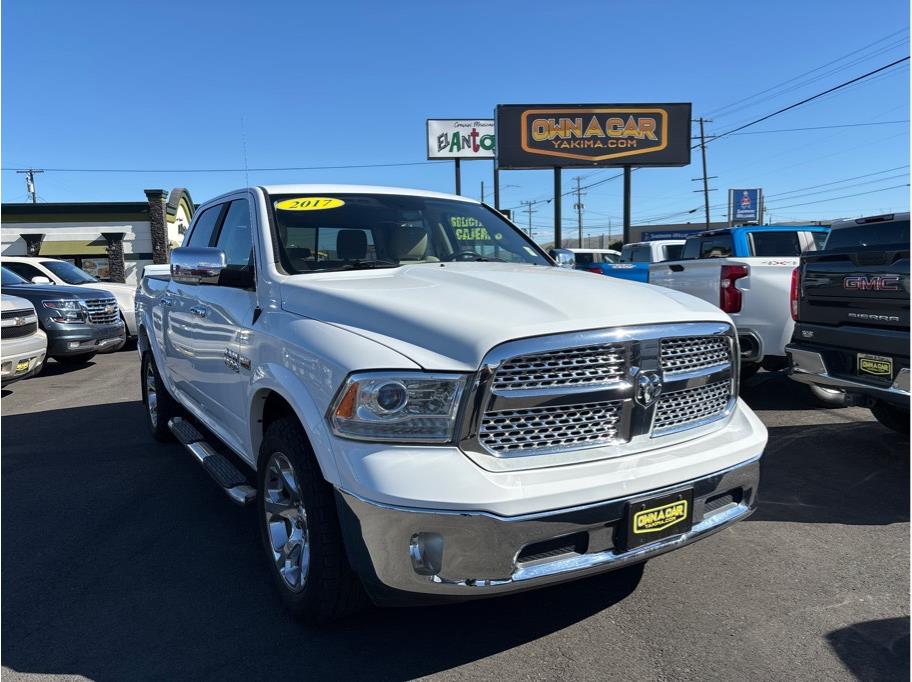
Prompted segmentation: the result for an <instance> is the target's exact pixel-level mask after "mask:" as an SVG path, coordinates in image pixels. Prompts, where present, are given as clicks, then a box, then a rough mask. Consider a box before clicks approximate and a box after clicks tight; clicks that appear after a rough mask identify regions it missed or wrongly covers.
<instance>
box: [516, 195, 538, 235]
mask: <svg viewBox="0 0 912 682" xmlns="http://www.w3.org/2000/svg"><path fill="white" fill-rule="evenodd" d="M519 203H521V204H522V205H523V206H525V208H524V209H523V210H524V211H525V212H526V213H527V214H528V216H529V232H528V234H529V239H533V237H532V214H533V213H538V211H533V210H532V202H531V201H521V202H519Z"/></svg>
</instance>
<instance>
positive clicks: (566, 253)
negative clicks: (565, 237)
mask: <svg viewBox="0 0 912 682" xmlns="http://www.w3.org/2000/svg"><path fill="white" fill-rule="evenodd" d="M548 253H549V254H550V255H551V258H553V259H554V260H555V262H556V263H557V266H558V267H559V268H569V269H571V270H573V269H574V268H575V267H576V255H575V254H574V253H573V251H570V250H569V249H551V250H550V251H549V252H548Z"/></svg>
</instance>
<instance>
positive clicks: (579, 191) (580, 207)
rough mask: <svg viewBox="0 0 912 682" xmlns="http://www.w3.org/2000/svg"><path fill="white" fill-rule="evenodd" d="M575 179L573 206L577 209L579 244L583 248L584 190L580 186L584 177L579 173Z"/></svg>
mask: <svg viewBox="0 0 912 682" xmlns="http://www.w3.org/2000/svg"><path fill="white" fill-rule="evenodd" d="M573 179H574V180H576V203H575V204H573V208H575V209H576V228H577V230H578V231H579V244H577V246H578V247H579V248H583V202H582V197H583V192H582V189H581V188H580V182H581V181H582V178H581V177H580V176H578V175H577V176H576V177H575V178H573Z"/></svg>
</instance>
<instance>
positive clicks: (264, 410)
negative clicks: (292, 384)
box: [250, 389, 296, 457]
mask: <svg viewBox="0 0 912 682" xmlns="http://www.w3.org/2000/svg"><path fill="white" fill-rule="evenodd" d="M289 415H291V416H296V415H295V411H294V408H293V407H292V406H291V404H290V403H289V402H288V401H287V400H285V398H283V397H282V396H281V395H280V394H278V393H276V392H275V391H270V390H268V389H267V390H263V391H260V392H259V393H258V394H257V395H256V396H255V397H254V399H253V406H252V409H251V415H250V429H251V434H250V436H251V438H250V442H251V445H252V446H253V453H251V454H253V456H254V457H256V456H257V455H258V454H259V451H260V444H261V443H262V442H263V434H264V433H266V429H268V428H269V425H270V424H272V423H273V422H274V421H276V420H277V419H281V418H282V417H286V416H289Z"/></svg>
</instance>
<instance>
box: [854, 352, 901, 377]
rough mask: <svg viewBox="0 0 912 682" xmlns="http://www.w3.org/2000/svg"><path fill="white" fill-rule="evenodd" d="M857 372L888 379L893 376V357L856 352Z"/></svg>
mask: <svg viewBox="0 0 912 682" xmlns="http://www.w3.org/2000/svg"><path fill="white" fill-rule="evenodd" d="M858 373H859V374H870V375H871V376H875V377H881V378H883V379H890V378H892V377H893V358H886V357H884V356H882V355H868V354H867V353H859V354H858Z"/></svg>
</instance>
